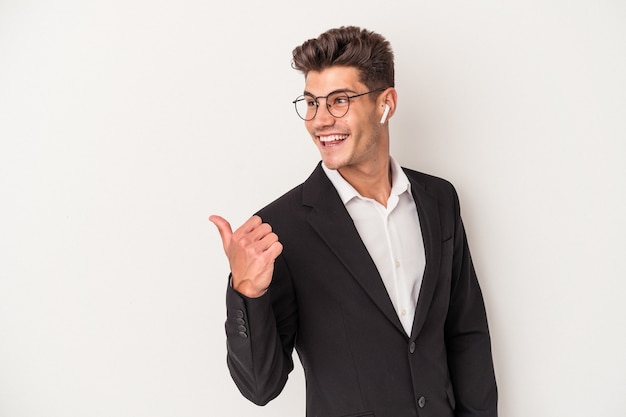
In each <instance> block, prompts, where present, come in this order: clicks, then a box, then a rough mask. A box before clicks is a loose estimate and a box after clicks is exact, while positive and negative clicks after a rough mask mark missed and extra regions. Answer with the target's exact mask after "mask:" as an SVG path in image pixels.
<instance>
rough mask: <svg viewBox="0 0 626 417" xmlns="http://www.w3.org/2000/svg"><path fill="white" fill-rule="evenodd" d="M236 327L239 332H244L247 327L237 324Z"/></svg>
mask: <svg viewBox="0 0 626 417" xmlns="http://www.w3.org/2000/svg"><path fill="white" fill-rule="evenodd" d="M237 329H239V331H240V332H245V331H247V330H248V329H246V326H237Z"/></svg>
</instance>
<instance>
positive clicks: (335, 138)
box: [317, 135, 348, 147]
mask: <svg viewBox="0 0 626 417" xmlns="http://www.w3.org/2000/svg"><path fill="white" fill-rule="evenodd" d="M317 138H318V139H319V141H320V143H321V144H322V146H324V147H326V146H337V145H339V144H340V143H341V142H343V141H344V140H346V139H348V135H324V136H318V137H317Z"/></svg>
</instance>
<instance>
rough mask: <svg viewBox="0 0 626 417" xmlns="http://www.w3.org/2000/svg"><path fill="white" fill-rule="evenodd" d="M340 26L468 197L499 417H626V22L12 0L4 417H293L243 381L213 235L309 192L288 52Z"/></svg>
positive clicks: (0, 28)
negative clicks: (379, 46)
mask: <svg viewBox="0 0 626 417" xmlns="http://www.w3.org/2000/svg"><path fill="white" fill-rule="evenodd" d="M346 24H356V25H360V26H363V27H367V28H369V29H373V30H375V31H377V32H380V33H382V34H383V35H385V36H386V37H387V38H388V39H389V40H390V41H391V43H392V45H393V47H394V50H395V53H396V72H397V76H396V81H397V85H396V86H397V89H398V92H399V109H398V111H397V113H396V115H395V117H393V118H392V119H391V122H390V125H391V133H392V142H393V144H392V153H393V155H394V156H395V157H396V159H398V160H399V161H400V162H401V163H402V164H403V165H406V166H409V167H411V168H414V169H418V170H422V171H425V172H428V173H431V174H435V175H439V176H442V177H445V178H447V179H449V180H451V181H452V182H453V183H454V184H455V185H456V187H457V189H458V191H459V194H460V197H461V204H462V208H463V216H464V219H465V223H466V227H467V231H468V235H469V240H470V246H471V248H472V252H473V256H474V261H475V264H476V268H477V270H478V273H479V279H480V281H481V284H482V287H483V291H484V295H485V298H486V304H487V310H488V314H489V319H490V324H491V331H492V338H493V351H494V359H495V366H496V373H497V378H498V384H499V389H500V412H501V415H502V416H507V417H555V416H568V417H579V416H580V417H583V416H584V417H587V416H600V417H622V416H624V409H625V406H626V400H625V398H626V353H625V352H626V330H625V329H626V323H625V322H626V306H625V304H626V284H625V281H626V266H625V261H624V260H625V256H624V252H625V250H626V244H625V243H624V237H625V233H626V221H625V220H624V213H626V203H625V201H626V168H625V165H626V75H625V74H626V3H625V2H623V1H619V0H605V1H601V0H569V1H566V0H547V1H539V0H523V1H522V0H513V1H506V2H502V1H495V0H493V1H490V0H474V1H439V2H434V1H422V0H418V1H398V2H394V1H380V0H376V1H374V0H354V1H353V0H350V1H342V2H338V1H329V0H319V1H316V2H295V1H291V0H289V1H287V0H283V1H278V0H267V1H252V0H242V1H231V2H212V1H207V0H205V1H200V0H182V1H176V2H174V1H169V2H167V1H163V0H157V1H148V0H93V1H79V0H49V1H44V0H41V1H37V0H19V1H18V0H0V417H47V416H50V417H57V416H59V417H60V416H63V417H79V416H80V417H84V416H94V417H96V416H107V417H109V416H110V417H121V416H128V417H143V416H146V417H161V416H163V417H165V416H167V417H170V416H171V417H174V416H176V417H178V416H203V417H204V416H222V415H224V416H225V415H228V416H247V417H254V416H271V417H277V416H278V417H282V416H285V417H292V416H303V415H304V380H303V377H302V372H301V368H300V367H299V365H298V367H297V368H296V370H295V371H294V374H292V377H291V378H290V380H289V382H288V384H287V387H286V389H285V391H284V392H283V394H282V395H281V396H280V397H279V398H277V399H276V400H274V401H273V402H272V403H270V404H269V405H268V406H266V407H264V408H259V407H257V406H254V405H252V404H251V403H248V401H247V400H245V399H244V398H243V397H242V396H241V395H240V394H239V392H238V391H237V389H236V387H235V386H234V384H233V383H232V381H231V379H230V377H229V375H228V372H227V369H226V364H225V354H226V349H225V337H224V327H223V326H224V319H225V307H224V291H225V287H226V279H227V273H228V266H227V262H226V259H225V257H224V256H223V253H222V248H221V243H220V241H219V237H218V234H217V232H216V230H215V229H214V227H213V225H212V224H210V223H209V222H208V221H207V217H208V215H210V214H213V213H216V214H221V215H223V216H225V217H227V218H228V219H229V220H231V221H232V223H233V225H239V224H240V223H241V222H243V221H244V220H245V219H246V218H247V217H248V216H249V215H250V214H252V213H253V212H254V211H256V210H257V209H259V208H260V207H261V206H263V205H265V204H266V203H268V202H270V201H271V200H273V199H274V198H276V197H278V196H279V195H281V194H282V193H284V192H285V191H287V190H288V189H290V188H292V187H293V186H295V185H297V184H298V183H300V182H302V181H303V180H304V179H305V178H306V177H307V176H308V174H309V173H310V172H311V170H312V169H313V168H314V165H315V164H316V162H317V161H318V154H317V151H316V150H315V148H314V146H313V145H312V144H311V143H310V140H309V138H308V135H307V133H306V132H305V130H304V127H303V124H302V122H301V121H300V120H299V119H298V118H297V117H296V115H295V113H294V111H293V108H292V104H291V100H292V99H293V98H294V97H295V96H296V95H298V94H299V93H300V92H301V91H302V89H303V85H304V84H303V78H302V76H301V75H300V74H299V73H297V72H296V71H294V70H292V69H291V67H290V59H291V50H292V49H293V48H294V47H295V46H296V45H298V44H300V43H301V42H302V41H304V40H306V39H308V38H311V37H315V36H317V35H318V34H319V33H321V32H322V31H324V30H326V29H329V28H331V27H335V26H340V25H346ZM296 360H297V358H296Z"/></svg>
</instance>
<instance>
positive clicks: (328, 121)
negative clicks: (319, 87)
mask: <svg viewBox="0 0 626 417" xmlns="http://www.w3.org/2000/svg"><path fill="white" fill-rule="evenodd" d="M312 122H313V125H314V126H316V127H319V126H330V125H332V124H334V123H335V117H334V116H333V115H332V114H330V110H329V108H328V103H326V100H324V102H323V103H320V104H319V107H318V108H317V114H316V115H315V118H314V119H313V120H312Z"/></svg>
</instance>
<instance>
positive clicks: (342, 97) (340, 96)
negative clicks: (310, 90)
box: [326, 91, 350, 117]
mask: <svg viewBox="0 0 626 417" xmlns="http://www.w3.org/2000/svg"><path fill="white" fill-rule="evenodd" d="M326 103H327V104H328V111H329V112H330V114H332V115H333V116H335V117H343V116H345V115H346V113H348V108H349V107H350V98H349V97H348V94H347V93H344V92H341V91H338V92H336V93H333V94H331V95H329V96H328V98H327V99H326Z"/></svg>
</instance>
